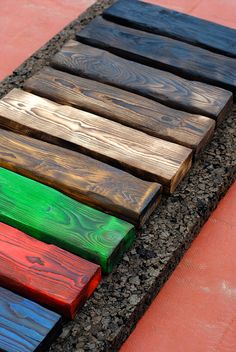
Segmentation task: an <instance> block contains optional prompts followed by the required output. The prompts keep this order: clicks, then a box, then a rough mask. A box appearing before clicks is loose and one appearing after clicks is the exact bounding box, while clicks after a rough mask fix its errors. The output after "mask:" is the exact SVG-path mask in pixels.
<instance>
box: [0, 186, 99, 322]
mask: <svg viewBox="0 0 236 352" xmlns="http://www.w3.org/2000/svg"><path fill="white" fill-rule="evenodd" d="M4 190H5V189H4ZM26 191H27V190H26ZM16 203H17V202H16ZM16 203H15V204H16ZM19 210H20V209H19ZM49 211H50V210H49ZM100 279H101V269H100V267H99V266H98V265H96V264H93V263H91V262H89V261H87V260H85V259H82V258H80V257H78V256H76V255H74V254H71V253H69V252H67V251H64V250H63V249H61V248H58V247H56V246H53V245H49V244H45V243H43V242H41V241H38V240H37V239H35V238H32V237H30V236H28V235H26V234H25V233H23V232H21V231H18V230H16V229H14V228H12V227H10V226H7V225H5V224H3V223H0V282H1V285H2V286H4V287H5V288H7V289H10V290H12V291H15V292H16V293H19V294H21V295H23V296H25V297H27V298H29V299H32V300H34V301H36V302H38V303H40V304H43V305H45V306H47V307H48V308H49V309H52V310H55V311H57V312H58V313H60V314H62V315H64V316H66V317H68V318H74V317H75V314H76V312H77V310H78V308H79V307H81V305H82V304H83V303H85V302H86V300H87V298H88V297H89V296H90V295H91V294H92V292H93V291H94V289H95V288H96V287H97V286H98V284H99V282H100Z"/></svg>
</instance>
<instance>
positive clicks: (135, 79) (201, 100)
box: [51, 40, 232, 120]
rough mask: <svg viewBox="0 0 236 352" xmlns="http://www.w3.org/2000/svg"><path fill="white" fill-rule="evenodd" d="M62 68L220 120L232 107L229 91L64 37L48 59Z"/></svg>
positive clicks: (171, 105) (168, 104)
mask: <svg viewBox="0 0 236 352" xmlns="http://www.w3.org/2000/svg"><path fill="white" fill-rule="evenodd" d="M51 64H52V66H54V67H55V68H58V69H60V70H62V71H66V72H69V73H73V74H75V75H78V76H84V77H87V78H90V79H93V80H96V81H100V82H102V83H107V84H110V85H113V86H116V87H119V88H122V89H125V90H128V91H132V92H134V93H137V94H140V95H143V96H146V97H148V98H152V99H154V100H156V101H158V102H159V103H163V104H165V105H167V106H170V107H172V108H175V109H180V110H184V111H188V112H190V113H195V114H201V115H205V116H209V117H212V118H214V119H219V120H221V119H222V118H223V117H224V116H225V115H226V114H227V113H228V111H229V109H231V108H232V93H231V92H228V91H226V90H224V89H222V88H219V87H214V86H211V85H207V84H205V83H201V82H196V81H189V80H186V79H184V78H181V77H178V76H176V75H174V74H173V73H170V72H166V71H161V70H158V69H155V68H153V67H148V66H146V65H142V64H140V63H137V62H133V61H129V60H126V59H123V58H121V57H118V56H116V55H114V54H111V53H109V52H107V51H104V50H101V49H98V48H93V47H90V46H88V45H85V44H81V43H79V42H76V41H74V40H70V41H68V42H67V43H66V44H65V45H64V47H63V48H62V49H61V51H59V52H58V53H57V54H56V55H55V56H54V58H53V59H52V63H51Z"/></svg>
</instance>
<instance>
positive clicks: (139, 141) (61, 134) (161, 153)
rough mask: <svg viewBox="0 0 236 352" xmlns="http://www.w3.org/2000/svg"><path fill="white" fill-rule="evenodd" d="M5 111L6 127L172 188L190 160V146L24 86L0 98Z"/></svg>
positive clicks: (2, 120)
mask: <svg viewBox="0 0 236 352" xmlns="http://www.w3.org/2000/svg"><path fill="white" fill-rule="evenodd" d="M0 116H1V117H0V124H1V125H2V126H3V127H5V128H8V129H10V130H15V131H19V132H21V133H22V134H29V133H30V134H31V135H34V136H35V137H40V138H41V139H44V140H45V141H49V142H53V143H55V144H60V145H62V146H66V147H68V148H69V147H71V148H74V149H77V150H79V151H84V152H86V153H88V154H90V155H92V156H94V157H96V158H98V159H100V160H102V161H107V162H109V163H112V164H115V165H118V166H120V167H121V168H123V169H126V170H129V171H132V172H133V173H134V174H136V175H137V176H141V177H142V178H144V179H146V180H150V181H154V182H159V183H161V184H163V186H164V187H165V189H166V190H167V191H170V192H173V191H174V190H175V188H176V186H177V185H178V183H179V182H180V181H181V179H182V178H183V176H184V175H185V174H186V173H187V172H188V170H189V168H190V166H191V159H192V151H191V149H189V148H186V147H184V146H181V145H178V144H174V143H171V142H168V141H165V140H162V139H158V138H155V137H152V136H149V135H147V134H146V133H143V132H140V131H137V130H134V129H132V128H129V127H127V126H123V125H121V124H118V123H117V122H114V121H110V120H108V119H105V118H103V117H100V116H97V115H93V114H91V113H88V112H85V111H82V110H78V109H75V108H73V107H70V106H65V105H59V104H57V103H55V102H52V101H50V100H47V99H44V98H41V97H38V96H36V95H33V94H31V93H28V92H25V91H22V90H20V89H14V90H12V91H11V92H10V93H8V94H7V95H6V96H5V97H4V98H3V99H2V100H1V101H0Z"/></svg>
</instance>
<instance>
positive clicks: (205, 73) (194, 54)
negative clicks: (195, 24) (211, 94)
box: [77, 17, 236, 93]
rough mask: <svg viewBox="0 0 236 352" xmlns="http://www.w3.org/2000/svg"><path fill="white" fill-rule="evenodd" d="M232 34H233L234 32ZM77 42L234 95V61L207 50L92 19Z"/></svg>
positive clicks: (235, 87) (79, 35)
mask: <svg viewBox="0 0 236 352" xmlns="http://www.w3.org/2000/svg"><path fill="white" fill-rule="evenodd" d="M235 34H236V31H235ZM77 39H79V40H80V41H81V42H83V43H85V44H88V45H94V46H97V47H99V48H102V49H105V50H109V51H111V52H113V53H115V54H118V55H121V56H123V57H125V58H129V59H131V60H134V61H137V62H140V63H143V64H145V65H150V66H153V67H156V68H160V69H164V70H167V71H170V72H173V73H175V74H177V75H181V76H183V77H185V78H187V79H194V80H197V81H201V82H205V83H209V84H212V85H216V86H219V87H222V88H224V89H228V90H231V91H232V92H234V93H235V92H236V59H234V58H230V57H225V56H223V55H219V54H216V53H212V52H211V51H209V50H206V49H202V48H198V47H196V46H193V45H190V44H187V43H183V42H180V41H179V40H175V39H171V38H167V37H163V36H160V35H157V34H152V33H147V32H143V31H140V30H137V29H133V28H127V27H124V26H121V25H119V24H116V23H112V22H110V21H106V20H104V19H103V18H102V17H97V18H95V19H94V20H93V21H92V22H90V23H89V24H88V25H87V26H86V27H85V28H84V29H83V30H82V31H80V32H79V33H77Z"/></svg>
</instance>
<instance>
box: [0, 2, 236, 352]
mask: <svg viewBox="0 0 236 352" xmlns="http://www.w3.org/2000/svg"><path fill="white" fill-rule="evenodd" d="M235 93H236V31H235V30H232V29H230V28H226V27H223V26H220V25H216V24H214V23H210V22H207V21H204V20H200V19H197V18H194V17H191V16H188V15H184V14H180V13H178V12H175V11H172V10H168V9H165V8H163V7H160V6H154V5H150V4H147V3H143V2H141V1H136V0H118V1H117V2H116V3H115V4H114V5H113V6H111V7H110V8H108V9H107V10H105V12H104V13H103V15H102V16H101V17H97V18H95V19H94V20H93V21H91V22H90V23H89V24H88V25H87V26H86V27H85V28H84V29H83V30H82V31H80V32H79V33H77V35H76V40H69V41H68V42H67V43H66V44H65V45H64V46H63V47H62V49H61V50H60V51H59V52H58V53H57V54H56V55H55V56H54V57H53V58H52V60H51V64H50V66H49V67H44V68H43V69H41V70H40V71H39V72H38V73H36V74H34V75H33V76H32V77H31V78H29V79H28V80H27V81H26V82H25V83H24V86H23V89H16V88H15V89H13V90H12V91H10V92H9V93H8V94H7V95H6V96H4V97H3V98H2V99H1V100H0V127H1V130H0V186H1V193H0V324H1V325H2V326H4V333H3V332H1V331H0V350H3V351H6V352H8V351H10V352H11V351H26V352H27V351H28V352H30V351H37V350H41V348H42V345H44V344H47V343H48V341H49V340H50V336H54V334H56V333H58V330H59V325H60V322H61V317H60V315H62V316H64V317H67V318H73V317H74V316H75V314H76V312H77V310H78V309H79V307H81V305H82V304H83V303H84V302H85V301H86V299H87V298H88V297H89V296H90V295H91V294H92V292H93V291H94V289H95V288H96V287H97V285H98V284H99V282H100V279H101V269H102V272H103V273H109V272H111V271H112V270H113V268H114V266H115V265H116V264H117V263H118V262H119V260H120V259H121V258H122V255H123V253H124V252H125V251H126V250H127V249H128V248H129V247H130V246H131V244H132V242H133V240H134V238H135V227H141V226H142V225H143V224H144V223H145V221H146V220H147V219H148V217H149V216H150V214H151V213H152V212H153V211H154V209H155V208H156V207H157V205H158V203H159V201H160V198H161V194H162V192H165V193H167V194H168V193H173V192H174V191H175V189H176V187H177V186H178V184H179V183H180V182H181V180H182V179H183V178H184V177H185V176H186V174H187V173H188V171H189V170H190V168H191V166H192V163H193V161H194V160H195V158H197V157H198V156H199V155H200V153H201V152H202V151H203V150H204V148H205V147H206V145H207V144H208V142H209V141H210V140H211V138H212V136H213V133H214V130H215V128H216V127H218V126H219V124H220V123H221V122H222V121H223V120H224V119H225V118H226V117H227V115H228V113H229V112H230V110H231V108H232V103H233V95H234V94H235ZM6 289H9V290H12V291H14V292H15V293H11V292H9V291H7V290H6ZM17 294H19V295H20V296H17ZM22 296H23V297H26V298H28V299H32V300H34V301H35V302H37V303H33V302H30V301H28V300H27V299H25V298H23V297H22ZM6 302H10V303H9V305H8V303H6ZM39 304H41V305H43V306H45V307H46V308H44V307H42V306H40V305H39ZM48 308H49V309H52V310H54V311H56V312H57V313H59V314H60V315H58V314H57V313H54V312H50V311H48ZM18 312H19V314H18ZM21 312H22V316H21ZM39 317H40V318H39ZM30 329H31V330H35V331H37V334H36V335H35V336H36V337H35V336H34V334H29V333H28V331H29V330H30ZM8 332H11V334H13V333H14V337H13V338H12V342H9V336H10V335H9V334H10V333H8ZM24 335H27V338H26V337H25V336H24ZM12 336H13V335H12Z"/></svg>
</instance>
